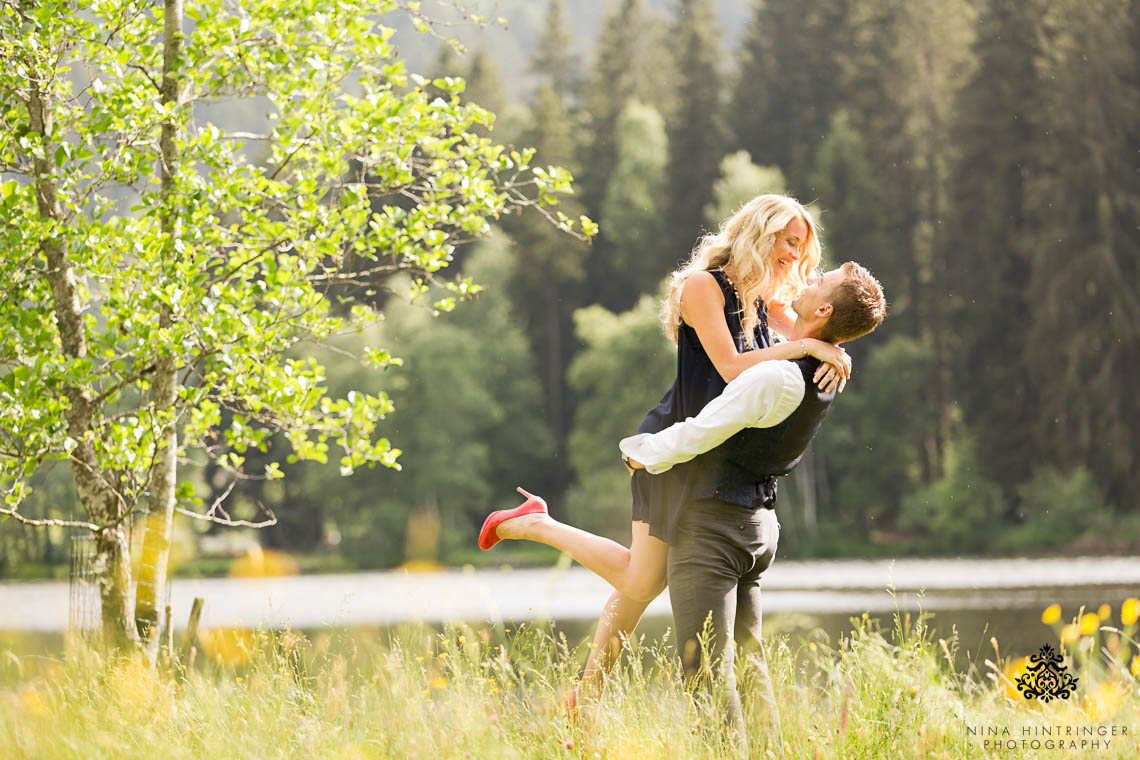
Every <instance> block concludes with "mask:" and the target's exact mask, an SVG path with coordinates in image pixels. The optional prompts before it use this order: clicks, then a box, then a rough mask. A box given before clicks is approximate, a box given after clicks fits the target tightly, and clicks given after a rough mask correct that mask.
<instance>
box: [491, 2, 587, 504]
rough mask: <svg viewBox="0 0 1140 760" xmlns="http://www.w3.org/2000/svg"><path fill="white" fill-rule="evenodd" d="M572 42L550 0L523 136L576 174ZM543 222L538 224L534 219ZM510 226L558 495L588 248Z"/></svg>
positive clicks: (558, 7)
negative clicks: (536, 359)
mask: <svg viewBox="0 0 1140 760" xmlns="http://www.w3.org/2000/svg"><path fill="white" fill-rule="evenodd" d="M570 47H571V41H570V36H569V32H568V30H567V29H566V28H565V18H564V14H563V11H562V3H561V2H560V0H552V2H551V3H550V6H549V12H548V15H547V27H546V31H545V32H544V34H543V47H542V48H540V52H539V54H538V57H537V58H536V59H535V61H534V65H533V70H534V71H535V72H536V73H538V74H539V75H540V81H539V84H538V87H537V89H536V91H535V94H534V96H533V99H532V104H531V107H530V125H529V128H528V129H527V130H526V131H525V133H524V140H530V141H532V142H528V143H527V144H528V145H533V146H534V147H535V150H536V157H537V160H539V161H547V159H548V158H549V157H552V156H560V157H561V158H562V159H564V160H565V162H566V163H565V164H562V166H565V167H566V168H567V169H569V170H570V171H571V173H574V174H577V166H576V165H575V163H574V157H575V156H576V155H577V153H578V145H577V142H576V139H575V138H576V136H577V135H578V134H579V133H580V130H579V129H578V128H577V124H578V121H579V117H578V115H577V114H576V113H575V112H574V110H573V108H572V104H573V98H572V94H571V93H569V92H568V90H567V88H568V87H569V86H570V85H569V84H568V82H569V79H568V77H569V75H570V73H572V63H571V57H570V52H569V51H570ZM560 210H561V212H562V213H564V214H566V216H568V217H570V218H576V217H577V216H579V215H580V214H582V213H584V211H585V210H584V209H583V207H582V205H581V204H580V203H579V202H577V201H576V200H572V201H571V202H570V203H569V204H566V205H560ZM536 221H539V223H538V224H536V223H535V222H536ZM504 229H505V230H506V231H507V233H508V234H509V235H510V237H511V239H512V240H513V241H514V243H515V251H516V252H517V256H518V261H517V264H516V266H515V268H514V274H513V277H512V282H511V286H510V289H511V293H512V300H513V301H514V303H515V304H516V306H517V307H518V310H519V312H520V314H521V316H522V318H523V322H524V327H525V329H526V331H527V336H528V339H529V341H530V344H531V345H532V346H534V347H535V349H536V351H537V352H538V353H539V364H540V367H541V376H542V383H543V391H544V396H545V403H544V413H545V418H546V424H547V425H548V426H549V429H550V431H551V433H552V435H553V438H554V451H555V457H554V460H553V462H552V464H551V467H550V469H549V472H548V476H549V480H548V481H547V482H546V483H537V484H536V486H535V487H536V488H538V487H542V488H545V489H547V491H548V492H549V493H552V494H557V492H558V491H560V490H562V489H563V488H564V487H565V486H566V484H567V482H568V481H569V478H570V471H569V465H568V463H567V460H566V457H565V455H564V451H565V445H566V436H567V432H568V429H569V421H570V416H571V414H572V411H573V410H572V405H571V403H570V400H569V399H568V393H567V387H566V377H565V376H566V367H567V366H568V364H569V362H570V360H571V358H572V356H573V350H574V335H573V324H572V322H571V314H572V313H573V310H574V309H576V308H577V307H578V306H579V305H581V301H582V283H583V281H584V279H585V262H586V257H587V254H588V252H589V248H588V247H587V246H586V245H585V244H584V243H580V242H578V241H574V242H572V243H571V244H569V245H567V243H566V241H564V240H560V239H559V238H560V237H565V236H563V235H559V234H557V231H556V230H554V231H555V233H556V234H553V235H552V234H550V233H551V231H552V230H553V228H552V227H551V226H550V225H549V224H545V225H544V224H543V223H541V220H535V219H530V218H527V217H523V218H520V219H517V220H507V221H506V223H505V224H504Z"/></svg>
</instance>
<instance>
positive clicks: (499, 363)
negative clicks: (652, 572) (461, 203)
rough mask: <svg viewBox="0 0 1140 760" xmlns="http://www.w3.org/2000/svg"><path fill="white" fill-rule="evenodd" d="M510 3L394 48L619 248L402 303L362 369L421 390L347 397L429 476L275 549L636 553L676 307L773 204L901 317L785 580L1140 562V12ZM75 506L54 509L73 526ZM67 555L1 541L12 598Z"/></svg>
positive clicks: (287, 538) (372, 555)
mask: <svg viewBox="0 0 1140 760" xmlns="http://www.w3.org/2000/svg"><path fill="white" fill-rule="evenodd" d="M476 5H478V4H476ZM485 5H486V6H487V8H486V10H485V11H483V12H486V13H487V14H488V15H489V16H490V17H491V18H494V17H499V16H501V17H504V18H506V19H507V22H508V24H509V27H510V30H511V33H510V35H509V36H508V35H505V34H502V33H500V32H499V31H497V29H496V27H495V25H494V24H491V25H490V26H488V27H487V28H486V29H483V30H481V31H476V30H474V29H472V28H471V27H470V26H465V25H463V24H462V23H461V24H460V25H459V26H457V27H455V28H453V29H447V28H441V29H440V32H441V33H454V34H457V35H458V36H459V37H461V38H462V39H463V40H464V43H465V45H466V52H458V51H456V50H454V49H453V48H451V47H448V46H445V45H443V44H442V43H439V42H438V41H437V40H435V39H434V38H432V37H430V36H425V35H416V34H413V33H411V32H409V31H404V30H406V29H409V28H410V24H409V22H407V21H406V20H404V19H393V24H394V25H395V26H397V27H398V28H399V29H401V31H400V32H398V33H397V34H396V36H395V38H394V39H395V41H396V42H397V44H399V45H400V46H401V49H402V51H403V52H404V54H405V55H407V56H408V57H409V58H410V60H411V61H412V64H411V66H410V68H411V69H412V70H419V71H421V72H423V73H425V74H429V75H431V76H433V77H441V76H458V77H463V78H465V79H466V91H465V92H464V94H463V95H462V98H463V99H465V100H470V101H473V102H475V103H478V104H480V105H481V106H484V107H486V108H487V109H489V110H491V111H492V112H494V113H495V114H496V115H497V119H496V124H495V127H494V137H495V138H496V140H498V141H502V142H507V143H512V142H513V143H518V144H525V145H532V146H535V147H536V148H537V152H538V159H539V161H540V162H541V163H543V164H548V163H549V164H557V165H561V166H564V167H567V168H568V169H570V171H571V172H572V173H573V174H574V177H575V186H576V188H577V192H576V195H575V196H574V197H573V199H571V200H570V201H568V202H563V203H561V204H560V209H561V211H562V212H563V213H565V214H567V215H568V216H569V217H571V218H577V217H578V216H579V215H580V214H587V215H589V216H590V217H591V218H592V219H594V220H595V221H597V222H598V223H599V224H600V225H601V232H600V235H599V236H598V237H597V238H596V239H595V240H594V241H593V243H592V244H591V245H587V244H585V243H583V242H580V241H578V240H576V239H573V238H571V237H569V236H567V235H563V234H560V233H559V232H558V231H557V230H556V229H555V228H553V227H552V226H550V225H549V224H545V223H544V222H542V221H541V220H540V219H537V218H535V217H533V216H521V217H507V218H503V219H501V220H500V222H499V229H498V230H497V232H496V235H495V237H494V239H493V240H492V241H490V242H485V243H480V244H477V245H474V246H468V247H467V248H465V249H462V250H460V251H458V252H457V254H456V266H457V268H458V269H460V270H461V271H463V272H464V273H465V274H470V275H472V276H474V277H475V279H476V280H477V281H478V282H480V283H482V284H484V285H485V286H486V290H485V292H484V293H482V294H481V295H479V296H478V297H477V298H476V299H474V300H472V301H471V302H462V303H460V304H458V306H457V307H456V308H455V310H454V312H452V313H444V314H440V315H438V316H433V315H432V314H431V313H429V312H428V311H426V310H424V309H423V308H421V307H412V306H404V305H396V304H393V305H392V307H391V309H390V311H389V315H388V319H387V321H386V322H385V323H384V325H383V326H382V328H381V329H382V330H383V336H381V337H377V336H370V335H361V336H358V337H357V338H356V339H355V343H353V344H352V345H351V346H346V347H349V348H356V349H359V348H361V347H363V346H365V345H369V344H370V341H372V342H376V343H377V344H378V345H379V344H382V345H384V346H386V347H391V350H393V352H394V353H395V354H397V355H398V356H400V358H402V359H403V366H401V367H391V368H389V369H388V370H386V371H385V372H384V373H382V374H377V373H363V372H360V371H359V370H355V372H356V374H350V373H349V371H348V368H349V367H350V366H354V365H351V363H350V362H347V361H344V360H343V359H340V358H339V356H338V355H337V354H335V353H331V352H330V353H328V354H327V355H323V356H322V357H321V358H322V360H323V361H324V362H325V364H326V366H327V367H328V376H329V380H328V382H329V384H330V385H331V386H335V387H336V388H337V389H339V390H344V389H348V388H351V387H358V386H359V385H360V384H364V385H367V386H368V387H369V388H370V389H371V390H375V389H376V387H377V386H378V387H380V388H382V389H383V390H385V391H387V392H388V393H389V395H390V396H391V397H392V399H393V401H394V403H395V405H396V411H395V412H394V413H393V414H392V415H390V416H389V418H388V420H387V421H386V422H387V424H388V425H389V426H390V427H389V429H388V431H387V433H386V434H387V435H388V436H389V437H390V438H391V439H392V441H393V444H394V445H395V446H397V447H398V448H400V449H401V450H402V451H403V452H404V454H403V455H402V458H401V462H402V463H403V465H404V466H403V470H402V471H400V472H395V471H391V470H386V469H383V468H378V469H376V470H362V471H359V472H357V473H356V474H354V475H353V476H352V477H351V478H347V479H342V478H340V477H339V475H338V473H337V468H336V465H335V463H333V464H331V465H329V466H327V467H322V466H319V465H316V464H312V463H305V464H290V463H283V464H282V470H283V471H285V472H286V474H287V477H286V478H285V479H284V480H283V481H280V482H272V483H250V484H249V489H250V490H248V491H247V492H246V493H243V494H241V495H240V496H239V497H238V498H239V499H241V500H244V502H245V503H247V504H250V505H252V504H255V503H257V502H258V501H261V502H263V503H265V504H267V505H271V506H272V507H273V508H274V510H275V511H276V512H277V514H278V515H279V517H280V519H281V522H280V524H279V525H278V526H276V527H274V528H271V529H267V530H265V531H264V532H263V533H262V534H261V535H260V538H261V539H262V540H263V541H265V542H267V543H270V544H273V545H277V546H281V547H285V548H289V549H292V550H298V551H309V550H315V549H317V548H318V547H320V546H321V545H322V544H323V545H326V546H327V545H328V544H330V542H331V543H332V544H335V545H337V546H339V550H340V551H341V552H342V553H343V554H344V555H345V556H346V557H347V558H348V559H349V561H350V562H352V563H353V564H355V565H357V566H392V565H396V564H399V563H401V562H403V561H405V560H406V559H408V558H410V557H411V558H416V557H420V556H422V557H424V558H428V559H439V560H442V561H453V562H464V561H469V560H472V559H473V558H475V557H476V556H477V554H478V553H477V552H475V551H474V550H473V547H474V541H475V535H476V532H477V530H478V527H479V525H480V523H481V521H482V519H483V516H484V515H485V513H486V511H487V510H489V509H491V508H501V507H506V506H513V503H514V502H513V499H514V498H515V494H514V487H515V486H516V485H520V484H521V485H522V486H524V487H525V488H527V489H528V490H531V491H535V492H538V493H542V494H544V495H545V496H547V497H548V500H549V501H550V504H551V507H552V509H553V510H554V512H555V513H556V514H557V515H559V516H561V517H565V518H566V519H568V520H569V521H570V522H573V523H574V524H577V525H581V526H582V527H584V528H587V529H594V530H603V531H606V532H608V533H609V534H610V535H613V536H614V537H615V538H618V539H619V540H623V541H624V540H627V538H628V521H629V494H628V482H627V475H626V473H625V471H624V469H623V468H622V466H621V464H620V462H619V460H618V450H617V440H618V439H619V438H620V437H622V436H623V435H628V434H630V433H632V432H633V431H634V430H635V428H636V426H637V423H638V421H639V420H640V418H641V416H642V415H643V414H644V413H645V411H646V410H648V409H649V408H651V407H652V406H653V405H654V404H655V403H656V402H657V400H658V399H659V398H660V396H661V394H662V393H663V392H664V391H665V389H666V388H667V387H668V385H669V383H670V382H671V380H672V374H673V372H674V355H673V348H672V345H671V344H670V343H669V342H668V340H667V339H666V338H665V337H664V335H663V333H662V331H661V329H660V327H659V323H658V318H657V306H658V304H659V301H660V295H661V293H662V284H663V280H664V278H665V277H666V276H667V275H668V274H669V272H670V271H671V270H672V269H673V268H674V267H676V266H677V264H678V263H679V262H680V261H681V260H682V259H683V258H684V257H686V255H687V253H688V252H689V251H690V249H691V247H692V246H693V244H694V242H695V241H696V239H697V238H698V236H699V235H700V234H701V233H702V231H704V230H709V229H715V227H716V225H717V224H718V223H719V221H720V220H721V219H722V218H723V217H724V216H725V215H726V214H728V213H730V212H731V211H732V210H734V209H735V208H736V207H737V206H738V205H739V204H740V203H741V202H743V201H744V200H746V199H747V198H749V197H751V196H752V195H754V194H756V193H759V192H771V191H777V192H789V193H791V194H793V195H795V196H797V197H798V198H799V199H801V200H802V201H804V202H805V203H811V204H812V208H813V209H814V210H815V211H816V212H817V213H818V216H819V219H820V221H821V224H822V227H823V230H824V232H823V235H824V256H825V263H826V264H828V265H835V264H838V263H841V262H843V261H845V260H848V259H854V260H857V261H859V262H862V263H864V264H865V265H867V266H868V267H869V268H870V269H871V270H872V271H874V272H875V273H876V274H877V276H878V277H879V278H880V279H881V280H882V283H883V285H884V287H885V290H886V293H887V297H888V299H889V301H890V311H889V316H888V319H887V321H886V322H885V323H884V324H883V326H882V328H880V329H879V330H878V331H877V332H876V333H874V334H873V335H871V336H869V337H867V338H865V339H862V340H860V341H859V342H857V343H854V344H852V345H851V346H850V347H849V351H850V353H851V354H852V356H853V359H854V365H855V369H854V376H853V379H852V381H851V383H850V384H849V385H848V388H847V390H846V391H845V393H844V394H843V395H842V396H841V397H840V398H839V399H838V401H837V403H836V404H835V407H834V408H833V410H832V412H831V414H830V417H829V420H828V422H827V425H826V426H825V428H824V430H823V432H822V433H821V434H820V435H819V437H818V438H817V440H816V442H815V444H814V446H813V450H812V454H811V455H810V457H809V458H808V460H807V461H806V463H805V464H804V466H803V467H801V469H800V470H799V471H798V472H797V473H796V474H795V475H793V476H791V477H789V478H787V479H786V480H787V482H785V483H783V484H782V485H781V492H780V499H781V501H780V506H779V510H780V515H781V522H782V523H783V525H784V528H785V537H784V540H783V541H782V542H781V552H782V553H785V554H788V555H791V556H807V555H811V554H816V555H831V556H834V555H842V554H851V553H860V554H874V553H888V552H889V553H892V554H898V553H958V552H970V553H975V552H976V553H982V552H990V553H1002V552H1015V551H1016V552H1055V551H1057V547H1059V546H1062V545H1064V546H1067V547H1070V548H1078V549H1084V550H1093V551H1108V550H1115V551H1123V550H1129V549H1131V550H1135V549H1137V548H1140V514H1138V511H1137V510H1138V507H1140V503H1138V501H1137V496H1136V486H1137V483H1138V481H1137V477H1136V474H1135V473H1136V471H1137V469H1138V467H1140V461H1138V454H1137V451H1138V448H1140V440H1138V435H1140V434H1138V432H1137V431H1138V429H1140V402H1138V401H1137V397H1136V388H1137V387H1140V158H1138V156H1140V21H1138V20H1140V0H1001V1H998V0H993V1H992V2H987V1H986V0H907V1H905V2H904V1H903V0H815V1H814V2H811V3H804V2H802V1H801V0H764V2H752V3H749V2H745V1H744V0H739V1H738V2H719V3H717V2H713V0H675V1H672V2H664V1H662V2H648V1H647V0H609V2H602V1H601V0H590V1H589V2H586V1H580V2H570V1H568V0H542V2H537V1H536V2H524V1H523V0H514V1H513V2H505V1H504V2H498V3H486V4H485ZM480 7H481V6H480ZM354 384H357V385H354ZM267 456H268V457H269V458H270V459H272V458H273V457H274V453H273V450H272V449H271V450H270V453H269V454H268V455H267ZM53 483H54V481H52V477H51V476H50V475H49V476H48V481H47V483H46V484H45V486H46V487H45V490H43V491H42V492H41V495H40V497H39V500H38V501H37V502H36V503H35V505H34V509H38V510H40V512H41V513H45V514H46V513H51V512H62V513H66V511H67V506H66V505H67V502H66V496H64V497H63V498H60V494H61V493H63V491H64V490H65V489H62V488H60V487H58V486H56V485H53ZM209 486H210V483H209V479H208V477H207V476H203V479H202V487H203V488H209ZM32 509H33V508H32V507H29V510H32ZM29 513H31V511H29ZM409 525H413V526H420V527H417V528H415V529H413V530H411V531H410V532H409V528H408V526H409ZM423 526H427V527H426V528H425V527H423ZM433 526H434V527H433ZM424 531H426V534H427V535H428V539H426V540H423V539H422V536H423V534H424ZM437 534H438V536H439V538H438V539H436V538H434V536H436V535H437ZM43 535H44V536H46V535H48V534H43ZM54 536H55V537H54V538H50V537H49V538H44V537H42V536H38V535H37V536H32V534H31V533H30V532H29V533H28V534H24V533H21V532H20V531H19V530H12V531H7V532H5V533H4V534H0V548H2V549H3V551H2V553H0V572H3V571H4V565H5V563H8V564H10V565H15V564H17V563H18V562H19V561H21V559H23V560H26V561H35V560H39V561H44V560H47V561H56V560H58V558H59V556H60V552H61V546H62V541H63V537H62V535H60V534H58V533H57V534H54ZM425 547H426V548H425ZM413 555H414V556H413Z"/></svg>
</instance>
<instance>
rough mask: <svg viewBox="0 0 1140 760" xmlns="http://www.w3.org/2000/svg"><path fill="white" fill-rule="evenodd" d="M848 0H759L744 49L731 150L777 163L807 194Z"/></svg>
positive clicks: (837, 88) (831, 98) (834, 96)
mask: <svg viewBox="0 0 1140 760" xmlns="http://www.w3.org/2000/svg"><path fill="white" fill-rule="evenodd" d="M849 5H850V0H822V1H820V2H812V3H809V4H804V3H802V2H799V0H758V2H756V3H755V6H754V8H755V9H754V12H753V19H752V22H751V24H750V25H749V27H748V31H747V34H746V36H745V39H744V43H743V46H742V49H741V64H740V69H739V71H738V72H737V79H736V85H735V88H734V90H733V99H732V108H731V110H730V116H729V117H730V119H731V122H732V127H733V132H734V137H733V140H734V141H733V144H734V145H735V146H736V147H739V148H743V149H744V150H747V151H748V152H749V154H750V155H751V156H752V160H753V161H756V162H757V163H759V164H764V165H772V166H779V167H780V168H781V169H782V170H783V171H784V173H785V175H786V176H787V177H788V179H789V181H790V183H791V187H792V189H793V191H794V192H795V193H796V194H798V195H801V196H805V197H807V196H808V195H809V194H808V193H805V190H806V188H807V177H808V174H809V173H810V171H811V166H812V160H813V156H814V153H815V151H816V149H817V148H818V147H819V145H820V144H821V143H822V142H823V140H824V138H825V136H826V135H827V131H828V127H829V123H830V119H831V114H832V113H833V112H834V110H835V109H836V108H838V107H840V106H841V105H842V104H843V103H844V102H845V101H844V92H843V89H842V81H841V65H842V56H843V53H844V51H845V44H846V42H845V40H844V35H845V34H846V33H847V32H846V30H847V14H848V11H849V8H848V6H849Z"/></svg>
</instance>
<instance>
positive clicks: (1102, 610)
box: [1096, 604, 1112, 620]
mask: <svg viewBox="0 0 1140 760" xmlns="http://www.w3.org/2000/svg"><path fill="white" fill-rule="evenodd" d="M1096 614H1097V616H1098V617H1099V618H1100V619H1101V620H1108V619H1109V618H1110V617H1112V607H1111V606H1110V605H1107V604H1102V605H1101V606H1100V607H1098V608H1097V611H1096Z"/></svg>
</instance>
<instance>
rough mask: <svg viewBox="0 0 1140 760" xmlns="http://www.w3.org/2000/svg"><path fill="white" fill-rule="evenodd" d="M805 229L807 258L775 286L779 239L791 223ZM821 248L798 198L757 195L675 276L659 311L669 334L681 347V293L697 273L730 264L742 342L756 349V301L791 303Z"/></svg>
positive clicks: (710, 236)
mask: <svg viewBox="0 0 1140 760" xmlns="http://www.w3.org/2000/svg"><path fill="white" fill-rule="evenodd" d="M797 216H798V217H800V218H801V219H803V220H804V224H805V225H807V229H808V234H807V239H806V240H804V241H802V243H801V251H802V252H803V255H802V256H801V257H800V260H799V261H798V262H796V265H795V266H794V267H792V268H791V270H790V272H789V274H788V276H787V277H786V278H784V279H783V280H777V279H776V276H775V272H774V268H773V262H772V260H771V256H770V254H771V252H772V248H773V247H774V245H775V241H776V235H777V234H778V233H779V232H781V231H782V230H783V229H784V228H785V227H787V226H788V225H789V224H790V223H791V221H792V220H793V219H795V218H796V217H797ZM819 259H820V244H819V235H818V234H817V233H816V223H815V220H814V219H812V216H811V213H810V212H809V211H808V210H807V209H806V208H804V207H803V205H802V204H801V203H800V202H799V201H797V200H796V199H795V198H789V197H788V196H786V195H758V196H756V197H755V198H753V199H752V200H750V201H749V202H748V203H746V204H744V206H743V207H742V208H741V209H740V210H739V211H737V212H736V213H735V214H733V215H732V216H730V217H729V218H728V219H727V220H725V221H724V222H723V223H722V224H721V226H720V230H718V231H717V232H716V233H715V234H708V235H705V236H704V237H702V238H701V240H700V242H698V243H697V246H696V248H694V249H693V255H692V256H691V257H690V258H689V261H688V262H687V263H686V264H685V265H684V266H682V267H681V268H680V269H678V270H677V271H675V272H674V273H673V276H672V278H671V280H670V283H669V296H668V298H666V299H665V303H664V304H663V306H662V309H661V321H662V323H663V326H664V328H665V334H666V335H668V336H669V338H670V339H672V341H673V342H674V343H676V342H677V330H678V329H679V328H680V326H681V290H682V289H683V288H684V285H685V280H687V279H688V277H689V275H691V274H692V273H693V272H700V271H710V270H713V269H718V268H720V267H724V266H728V265H730V264H731V266H732V269H733V271H734V273H735V274H736V279H737V281H738V282H739V283H740V287H741V293H740V301H741V305H742V308H743V313H742V314H741V316H740V322H741V326H742V327H743V329H744V337H745V339H746V340H747V342H748V344H749V345H755V341H754V340H753V333H754V331H755V329H756V327H757V326H758V325H759V324H760V314H759V312H758V311H757V309H756V301H757V299H758V298H763V299H764V300H765V302H767V301H779V302H781V303H791V302H792V301H793V300H795V299H796V298H798V297H799V295H800V294H801V293H803V291H804V289H805V288H807V279H808V277H809V276H810V275H811V273H812V272H813V271H814V270H815V268H816V267H818V266H819Z"/></svg>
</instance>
